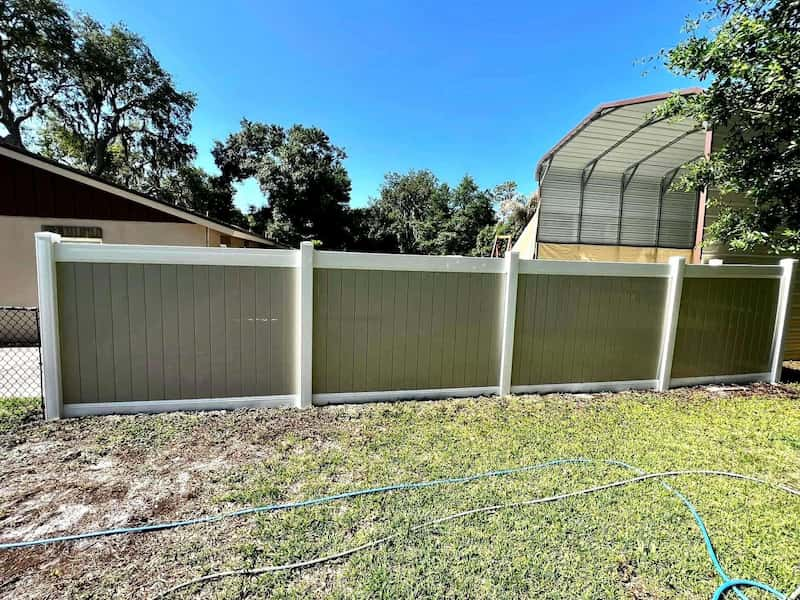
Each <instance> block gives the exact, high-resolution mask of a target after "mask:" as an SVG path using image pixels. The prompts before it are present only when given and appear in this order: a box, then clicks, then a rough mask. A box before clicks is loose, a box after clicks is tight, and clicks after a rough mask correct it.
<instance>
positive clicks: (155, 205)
mask: <svg viewBox="0 0 800 600" xmlns="http://www.w3.org/2000/svg"><path fill="white" fill-rule="evenodd" d="M0 156H6V157H8V158H10V159H12V160H17V161H19V162H22V163H25V164H27V165H31V166H32V167H36V168H37V169H42V170H44V171H48V172H49V173H55V174H56V175H60V176H62V177H66V178H67V179H71V180H72V181H77V182H78V183H82V184H84V185H88V186H91V187H93V188H95V189H98V190H102V191H104V192H108V193H109V194H114V195H115V196H119V197H120V198H125V199H126V200H130V201H131V202H136V203H137V204H141V205H143V206H147V207H149V208H152V209H154V210H158V211H160V212H163V213H165V214H168V215H172V216H174V217H178V218H180V219H183V220H185V221H189V222H191V223H195V224H196V225H202V226H203V227H208V228H209V229H213V230H215V231H219V232H221V233H224V234H225V235H229V236H231V237H235V238H239V239H242V240H248V241H251V242H256V243H258V244H272V243H273V242H271V241H270V240H268V239H266V238H263V237H261V236H258V235H255V234H252V233H247V232H245V231H240V230H238V229H234V228H232V227H227V226H225V225H222V224H220V223H216V222H214V221H211V220H209V219H204V218H203V217H201V216H199V215H195V214H193V213H190V212H186V211H185V210H181V209H180V208H178V207H177V206H170V205H169V204H164V203H162V202H157V201H155V200H151V199H150V198H147V197H146V196H141V195H139V194H137V193H135V192H131V191H128V190H122V189H119V188H118V187H116V186H113V185H111V184H108V183H105V182H102V181H97V180H96V179H94V178H92V177H89V176H88V175H82V174H80V173H75V172H74V171H71V170H70V169H66V168H64V167H59V166H58V165H54V164H52V163H50V162H47V161H44V160H40V159H37V158H36V157H34V156H28V155H27V154H23V153H20V152H15V151H14V150H12V149H10V148H4V147H2V146H0Z"/></svg>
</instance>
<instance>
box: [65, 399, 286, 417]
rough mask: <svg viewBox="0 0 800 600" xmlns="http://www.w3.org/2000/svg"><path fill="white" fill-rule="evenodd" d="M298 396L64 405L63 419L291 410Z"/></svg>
mask: <svg viewBox="0 0 800 600" xmlns="http://www.w3.org/2000/svg"><path fill="white" fill-rule="evenodd" d="M295 398H296V396H295V395H294V394H287V395H280V396H243V397H236V398H193V399H188V400H142V401H133V402H86V403H79V404H64V410H63V416H65V417H86V416H95V415H133V414H140V413H150V414H153V413H162V412H176V411H197V410H233V409H236V408H291V407H293V406H294V405H295V401H296V400H295Z"/></svg>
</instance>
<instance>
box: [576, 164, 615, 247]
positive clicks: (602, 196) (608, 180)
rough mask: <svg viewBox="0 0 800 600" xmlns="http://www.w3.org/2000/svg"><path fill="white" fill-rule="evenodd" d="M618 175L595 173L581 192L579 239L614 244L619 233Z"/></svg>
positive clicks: (590, 242)
mask: <svg viewBox="0 0 800 600" xmlns="http://www.w3.org/2000/svg"><path fill="white" fill-rule="evenodd" d="M619 188H620V177H619V175H609V174H605V173H596V174H594V175H593V176H592V178H591V179H590V180H589V183H588V184H587V185H586V190H584V193H583V217H582V219H581V240H582V241H583V242H584V243H586V244H616V243H617V237H618V233H619Z"/></svg>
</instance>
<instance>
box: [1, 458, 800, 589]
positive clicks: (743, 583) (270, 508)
mask: <svg viewBox="0 0 800 600" xmlns="http://www.w3.org/2000/svg"><path fill="white" fill-rule="evenodd" d="M565 464H607V465H613V466H618V467H622V468H625V469H627V470H630V471H632V472H634V473H636V474H637V476H636V477H633V478H630V479H623V480H619V481H615V482H611V483H606V484H602V485H598V486H594V487H591V488H585V489H582V490H578V491H575V492H570V493H566V494H560V495H556V496H547V497H544V498H535V499H532V500H525V501H520V502H514V503H510V504H502V505H493V506H485V507H480V508H475V509H471V510H468V511H463V512H459V513H455V514H452V515H447V516H445V517H440V518H438V519H434V520H432V521H427V522H425V523H421V524H418V525H414V526H412V527H411V528H410V529H409V530H408V533H413V532H416V531H420V530H423V529H428V528H431V527H434V526H436V525H439V524H441V523H444V522H447V521H452V520H455V519H459V518H463V517H467V516H471V515H474V514H479V513H487V512H497V511H500V510H506V509H510V508H516V507H522V506H530V505H534V504H544V503H549V502H556V501H560V500H565V499H567V498H572V497H575V496H579V495H586V494H592V493H596V492H600V491H602V490H606V489H611V488H618V487H622V486H626V485H631V484H634V483H639V482H642V481H648V480H653V479H660V480H663V479H666V478H671V477H678V476H681V475H706V476H720V477H731V478H734V479H740V480H745V481H751V482H754V483H759V484H764V485H769V486H772V487H774V488H776V489H779V490H782V491H784V492H787V493H790V494H793V495H796V496H800V490H796V489H794V488H791V487H789V486H786V485H781V484H776V483H772V482H769V481H765V480H763V479H759V478H757V477H751V476H749V475H742V474H740V473H733V472H728V471H715V470H706V469H698V470H683V471H665V472H662V473H645V472H644V471H643V470H642V469H639V468H637V467H634V466H632V465H629V464H627V463H624V462H622V461H617V460H596V459H589V458H563V459H557V460H551V461H547V462H544V463H539V464H536V465H528V466H524V467H517V468H512V469H503V470H497V471H489V472H485V473H479V474H475V475H468V476H464V477H450V478H443V479H435V480H430V481H422V482H414V483H400V484H395V485H388V486H382V487H375V488H367V489H361V490H354V491H350V492H344V493H341V494H334V495H330V496H322V497H318V498H311V499H308V500H302V501H299V502H288V503H282V504H271V505H265V506H255V507H249V508H245V509H242V510H237V511H233V512H228V513H222V514H218V515H205V516H202V517H198V518H195V519H187V520H182V521H171V522H164V523H153V524H148V525H141V526H138V527H122V528H116V529H106V530H100V531H90V532H84V533H79V534H75V535H67V536H57V537H50V538H41V539H36V540H28V541H20V542H9V543H3V544H0V550H14V549H19V548H26V547H31V546H40V545H45V544H53V543H58V542H71V541H78V540H83V539H89V538H97V537H105V536H111V535H120V534H130V533H144V532H149V531H159V530H164V529H174V528H178V527H186V526H189V525H197V524H201V523H213V522H216V521H221V520H223V519H228V518H232V517H239V516H243V515H248V514H254V513H265V512H276V511H281V510H289V509H294V508H301V507H307V506H315V505H319V504H326V503H330V502H334V501H337V500H346V499H349V498H355V497H359V496H366V495H372V494H382V493H387V492H395V491H401V490H412V489H420V488H426V487H434V486H442V485H452V484H462V483H468V482H471V481H477V480H480V479H486V478H490V477H500V476H504V475H512V474H517V473H523V472H527V471H533V470H537V469H543V468H547V467H554V466H558V465H565ZM660 483H661V485H662V487H664V488H665V489H666V490H667V491H669V492H670V493H672V494H673V495H675V496H676V497H677V498H678V499H679V500H680V501H681V502H682V503H683V504H684V505H685V506H686V507H687V508H688V509H689V511H690V512H691V514H692V517H693V518H694V520H695V522H696V523H697V526H698V529H699V530H700V533H701V535H702V537H703V541H704V544H705V547H706V552H707V553H708V556H709V558H710V560H711V563H712V565H713V566H714V570H715V571H716V572H717V574H718V575H719V577H720V579H722V584H721V585H720V586H719V587H718V588H717V590H716V591H715V592H714V595H713V596H712V600H720V599H721V598H723V597H724V595H725V594H726V592H727V591H728V590H731V589H732V590H733V591H734V592H735V593H736V594H737V596H739V598H741V599H742V600H747V596H746V595H745V594H744V592H742V591H741V590H740V589H739V588H740V587H754V588H758V589H761V590H764V591H766V592H769V593H770V594H772V595H773V596H774V597H776V598H779V599H781V600H786V596H785V595H784V594H782V593H781V592H779V591H778V590H776V589H774V588H772V587H771V586H769V585H767V584H765V583H762V582H758V581H752V580H748V579H731V578H730V577H729V576H728V574H727V573H726V572H725V569H724V568H723V567H722V564H721V563H720V561H719V558H718V557H717V554H716V551H715V550H714V546H713V543H712V541H711V536H710V535H709V533H708V529H707V528H706V525H705V523H704V521H703V519H702V517H701V516H700V514H699V513H698V512H697V509H696V508H695V507H694V505H693V504H692V503H691V502H690V501H689V499H688V498H686V496H684V495H683V494H681V493H680V492H678V491H677V490H675V489H674V488H673V487H672V486H670V485H669V484H667V483H666V482H665V481H661V482H660ZM400 536H401V534H400V533H394V534H391V535H389V536H386V537H383V538H380V539H377V540H373V541H372V542H368V543H365V544H361V545H360V546H356V547H354V548H351V549H349V550H345V551H343V552H339V553H336V554H331V555H327V556H323V557H318V558H315V559H310V560H306V561H300V562H295V563H288V564H284V565H275V566H269V567H261V568H256V569H239V570H236V571H224V572H220V573H213V574H210V575H206V576H204V577H199V578H197V579H192V580H190V581H186V582H184V583H181V584H179V585H177V586H175V587H173V588H170V589H169V590H167V591H165V592H163V593H162V594H160V595H159V596H158V598H161V597H165V596H167V595H169V594H171V593H174V592H176V591H178V590H180V589H183V588H186V587H189V586H191V585H196V584H201V583H206V582H208V581H212V580H215V579H221V578H223V577H230V576H253V575H260V574H263V573H270V572H276V571H286V570H294V569H301V568H306V567H310V566H314V565H318V564H322V563H324V562H330V561H333V560H337V559H340V558H344V557H346V556H350V555H352V554H355V553H356V552H360V551H362V550H366V549H368V548H372V547H375V546H378V545H381V544H384V543H387V542H389V541H391V540H394V539H396V538H398V537H400ZM793 595H794V594H793Z"/></svg>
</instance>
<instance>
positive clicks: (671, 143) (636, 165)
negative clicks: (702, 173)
mask: <svg viewBox="0 0 800 600" xmlns="http://www.w3.org/2000/svg"><path fill="white" fill-rule="evenodd" d="M698 131H702V127H695V128H694V129H690V130H689V131H684V132H683V133H682V134H680V135H679V136H678V137H675V138H672V139H671V140H670V141H668V142H667V143H666V144H664V145H662V146H659V147H658V148H656V149H655V150H653V151H652V152H650V153H649V154H648V155H647V156H645V157H644V158H642V159H640V160H637V161H636V162H635V163H633V164H631V165H629V166H628V167H627V168H626V169H625V170H626V171H628V170H630V169H638V168H639V167H640V166H641V165H643V164H644V163H646V162H647V161H648V160H650V159H651V158H654V157H655V156H657V155H659V154H661V153H662V152H663V151H664V150H667V149H668V148H671V147H672V146H674V145H675V144H677V143H678V142H680V141H682V140H684V139H686V138H687V137H689V136H690V135H692V134H693V133H697V132H698ZM693 160H694V159H693Z"/></svg>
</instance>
